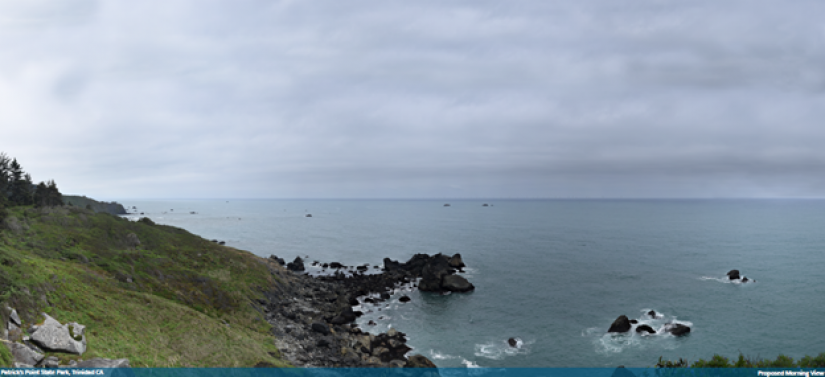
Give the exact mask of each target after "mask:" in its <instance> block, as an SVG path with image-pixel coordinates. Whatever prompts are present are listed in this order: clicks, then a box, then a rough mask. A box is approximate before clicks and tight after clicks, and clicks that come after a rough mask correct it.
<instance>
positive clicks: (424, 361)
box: [404, 354, 437, 368]
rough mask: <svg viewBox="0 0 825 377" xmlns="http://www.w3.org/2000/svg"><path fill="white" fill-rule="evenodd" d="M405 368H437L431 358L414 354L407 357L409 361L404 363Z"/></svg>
mask: <svg viewBox="0 0 825 377" xmlns="http://www.w3.org/2000/svg"><path fill="white" fill-rule="evenodd" d="M404 367H405V368H437V367H436V366H435V363H433V362H432V361H431V360H430V359H428V358H427V357H425V356H424V355H420V354H417V355H412V356H410V357H409V358H407V363H406V364H404Z"/></svg>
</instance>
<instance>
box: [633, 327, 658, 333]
mask: <svg viewBox="0 0 825 377" xmlns="http://www.w3.org/2000/svg"><path fill="white" fill-rule="evenodd" d="M636 332H637V333H641V332H647V333H648V334H655V333H656V330H654V329H653V328H652V327H650V326H648V325H641V326H637V327H636Z"/></svg>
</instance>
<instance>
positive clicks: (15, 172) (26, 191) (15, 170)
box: [9, 159, 32, 206]
mask: <svg viewBox="0 0 825 377" xmlns="http://www.w3.org/2000/svg"><path fill="white" fill-rule="evenodd" d="M10 172H11V178H12V181H11V184H10V185H9V186H10V187H9V194H10V195H9V201H10V202H11V205H16V206H25V205H30V204H32V189H31V187H32V180H31V175H29V174H28V173H26V172H24V171H23V167H22V166H20V164H19V163H18V162H17V159H14V160H12V162H11V164H10Z"/></svg>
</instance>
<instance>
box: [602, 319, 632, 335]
mask: <svg viewBox="0 0 825 377" xmlns="http://www.w3.org/2000/svg"><path fill="white" fill-rule="evenodd" d="M628 331H630V320H629V319H627V316H626V315H620V316H619V318H616V320H615V321H613V324H611V325H610V329H609V330H607V332H628Z"/></svg>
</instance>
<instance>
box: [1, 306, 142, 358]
mask: <svg viewBox="0 0 825 377" xmlns="http://www.w3.org/2000/svg"><path fill="white" fill-rule="evenodd" d="M6 309H7V311H8V312H9V322H8V323H7V324H6V327H8V328H15V329H17V330H18V331H19V330H20V328H22V327H23V326H24V323H23V321H22V320H21V318H20V316H19V315H18V314H17V311H16V310H14V309H12V308H6ZM43 317H44V318H45V319H44V320H43V324H41V325H33V324H28V325H26V326H28V327H27V330H28V332H29V333H30V334H31V337H23V338H22V339H8V340H5V341H4V343H5V345H6V347H8V348H9V351H11V355H12V359H13V360H12V366H13V367H15V368H63V367H72V368H121V367H127V368H128V367H129V360H128V359H117V360H110V359H100V358H96V359H92V360H87V361H83V360H80V359H78V361H80V362H77V361H75V360H72V361H70V362H69V364H68V365H60V359H59V358H58V357H57V356H54V355H52V356H48V357H46V356H45V352H44V351H48V352H62V353H71V354H75V355H80V354H82V353H83V352H85V351H86V336H85V330H86V326H83V325H81V324H79V323H76V322H70V323H66V324H61V323H60V321H58V320H56V319H54V318H52V317H51V316H49V315H48V314H46V313H43Z"/></svg>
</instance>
